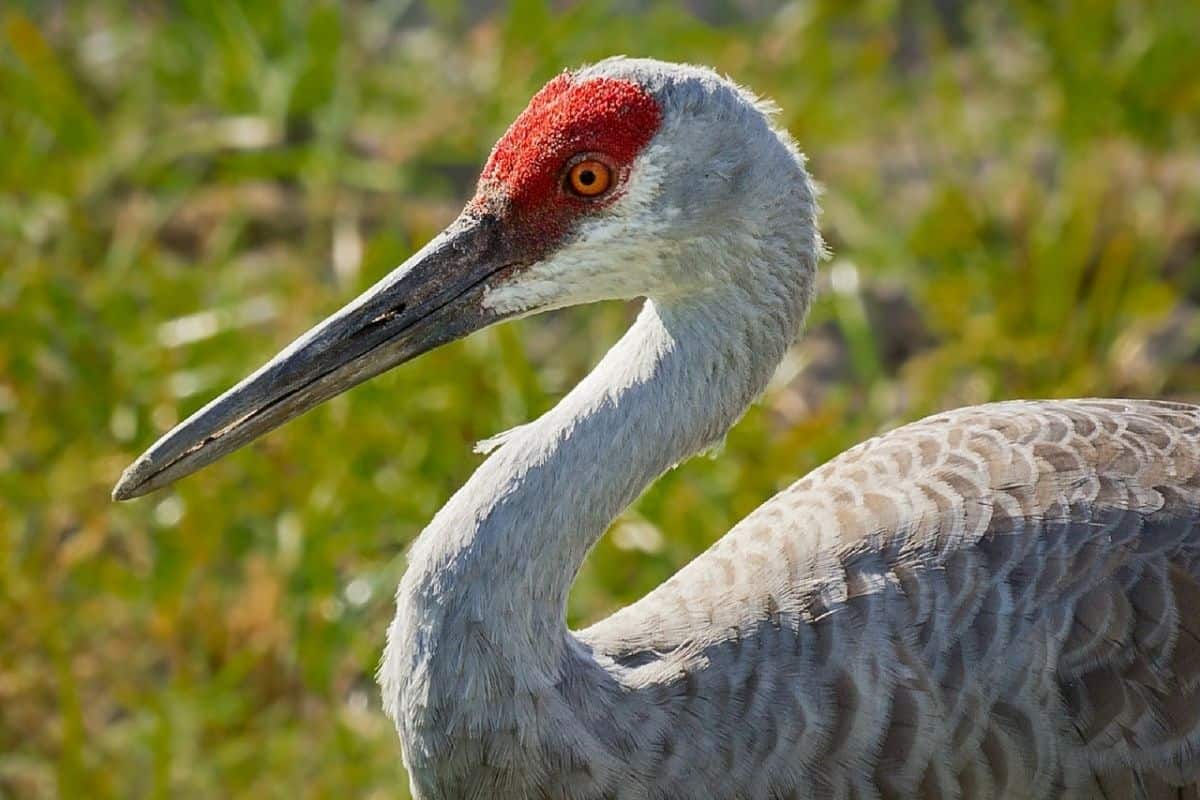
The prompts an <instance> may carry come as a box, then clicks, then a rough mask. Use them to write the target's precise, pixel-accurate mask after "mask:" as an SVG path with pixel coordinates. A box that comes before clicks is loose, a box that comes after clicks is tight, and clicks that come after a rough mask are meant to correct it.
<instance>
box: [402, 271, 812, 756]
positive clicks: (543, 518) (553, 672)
mask: <svg viewBox="0 0 1200 800" xmlns="http://www.w3.org/2000/svg"><path fill="white" fill-rule="evenodd" d="M797 272H798V273H800V270H798V271H797ZM808 292H809V280H808V272H807V271H804V273H803V275H802V277H797V280H796V284H795V285H794V286H786V287H785V286H782V285H780V284H779V283H771V284H770V286H769V287H768V288H767V289H766V290H764V291H763V293H762V296H755V294H754V292H753V289H747V288H746V287H742V286H734V287H730V288H728V289H727V290H724V291H722V292H721V293H717V292H710V293H705V294H703V295H700V296H697V295H691V296H688V297H677V298H670V299H657V300H648V301H647V302H646V303H645V306H644V307H643V309H642V312H641V314H640V315H639V317H638V319H637V321H636V322H635V323H634V325H633V326H632V327H631V328H630V330H629V331H628V332H627V333H626V334H625V336H624V337H622V339H621V340H620V341H619V342H618V343H617V344H616V345H615V346H614V347H613V348H612V350H610V351H609V352H608V354H607V355H606V356H605V357H604V359H603V360H602V361H601V362H600V364H599V365H598V366H597V367H596V369H595V370H594V371H593V372H592V373H591V374H589V375H588V377H587V378H585V379H584V380H583V381H582V382H581V383H580V384H579V385H578V386H576V387H575V388H574V389H573V390H572V391H571V392H570V393H569V394H568V395H567V396H566V397H565V398H564V399H563V400H562V401H561V402H560V403H559V404H558V405H557V406H556V407H555V408H553V409H552V410H551V411H549V412H548V413H546V414H545V415H544V416H542V417H540V418H539V419H537V420H536V421H534V422H532V423H529V424H528V425H525V426H522V427H520V428H518V429H516V430H515V431H513V432H511V434H509V435H508V436H507V437H506V439H505V440H504V443H503V445H502V446H501V447H500V448H499V449H498V450H497V451H496V452H495V453H493V454H492V455H491V456H490V457H489V458H488V459H487V461H485V462H484V464H483V465H482V466H481V467H480V468H479V469H478V470H477V471H476V472H475V474H474V475H473V476H472V477H471V479H470V480H469V481H468V482H467V483H466V484H465V485H464V486H463V487H462V488H461V489H460V490H459V491H458V492H457V493H456V494H455V495H454V497H453V498H452V499H451V500H450V502H449V503H447V505H446V506H445V507H444V508H443V509H442V510H441V511H440V512H439V513H438V515H437V516H436V517H435V518H434V519H433V521H432V522H431V523H430V524H429V526H428V527H427V528H426V529H425V531H424V532H423V533H422V534H421V536H420V537H419V538H418V540H417V541H416V543H415V544H414V545H413V547H412V550H411V552H410V554H409V568H408V571H407V572H406V574H405V576H404V579H403V581H402V582H401V584H400V588H399V590H398V593H397V614H396V618H395V620H394V622H393V624H392V627H391V628H390V630H389V635H388V646H387V651H386V653H385V657H384V662H383V665H382V667H381V682H382V684H383V691H384V702H385V706H386V707H387V710H388V711H389V713H390V714H391V715H392V716H393V718H394V719H395V720H396V723H397V725H398V727H399V728H400V732H401V737H402V739H403V740H404V741H405V742H406V753H407V757H408V758H409V759H410V767H411V766H414V764H413V760H416V761H420V760H421V758H422V755H421V754H420V753H417V752H413V750H414V749H415V747H414V743H416V742H422V741H428V739H429V737H430V736H437V737H438V738H439V739H441V738H442V737H447V736H449V737H453V736H454V734H453V733H452V732H450V731H449V730H448V728H449V727H450V726H448V725H447V724H446V721H447V719H456V720H458V721H459V722H460V723H461V726H460V727H462V728H464V729H470V728H472V727H473V725H472V723H471V722H470V721H469V720H467V719H466V716H467V715H469V714H471V713H482V714H487V713H494V709H495V708H496V707H497V704H499V703H504V702H507V700H508V699H509V698H510V697H511V696H512V695H514V694H523V693H537V692H538V691H540V690H542V689H545V688H546V687H549V686H553V685H554V684H555V682H556V681H557V679H558V677H559V675H560V673H561V671H562V668H563V665H564V663H565V660H564V659H565V658H566V657H576V656H578V657H586V656H585V655H583V654H581V652H580V648H578V647H574V648H573V647H572V645H573V643H574V642H573V639H572V637H571V635H570V632H569V631H568V630H567V627H566V623H565V605H566V599H567V594H568V591H569V590H570V587H571V584H572V582H573V581H574V579H575V575H576V573H577V572H578V570H579V567H580V565H581V564H582V563H583V560H584V558H585V556H586V555H587V553H588V551H589V550H590V549H591V547H592V545H594V544H595V542H596V540H597V539H599V537H600V536H601V535H602V534H603V533H604V531H605V530H606V529H607V527H608V526H609V524H610V523H611V522H612V520H613V519H614V518H615V517H616V516H617V515H618V514H619V513H620V512H621V511H622V510H623V509H624V508H625V507H626V506H628V505H629V504H630V503H631V502H632V501H633V500H634V499H636V497H637V496H638V494H639V493H640V492H641V491H642V490H643V489H644V488H645V487H646V486H647V485H649V484H650V483H651V482H652V481H653V480H654V479H655V478H657V477H658V476H659V475H661V474H662V473H663V472H665V471H666V470H668V469H670V468H671V467H673V466H674V465H675V464H677V463H679V462H680V461H682V460H684V459H686V458H688V457H690V456H692V455H694V454H695V453H697V452H699V451H701V450H703V449H704V448H706V447H708V446H710V445H712V444H714V443H715V442H717V441H719V440H720V438H721V437H722V436H723V435H724V434H725V432H726V431H727V430H728V429H729V428H730V426H732V425H733V423H734V422H736V421H737V419H738V417H739V416H741V414H742V413H743V412H744V411H745V410H746V408H747V407H748V406H749V405H750V403H751V402H752V401H753V400H754V398H755V397H756V396H757V395H758V394H759V393H760V392H761V391H762V390H763V388H764V387H765V386H766V384H767V381H768V380H769V379H770V377H771V374H772V373H773V371H774V369H775V367H776V366H777V365H778V363H779V361H780V359H781V358H782V357H783V354H784V352H785V351H786V349H787V348H788V346H790V344H791V343H792V341H793V339H794V338H795V336H796V334H797V332H798V329H799V326H800V323H801V320H802V317H803V313H804V311H805V309H806V306H807V302H808ZM489 709H491V710H492V711H489ZM430 747H431V748H432V747H433V745H430ZM426 755H427V756H429V757H431V758H432V757H433V753H432V752H430V753H427V754H426Z"/></svg>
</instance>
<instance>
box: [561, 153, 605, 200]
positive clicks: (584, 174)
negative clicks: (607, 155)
mask: <svg viewBox="0 0 1200 800" xmlns="http://www.w3.org/2000/svg"><path fill="white" fill-rule="evenodd" d="M611 185H612V169H611V168H610V167H609V166H608V164H605V163H604V162H603V161H597V160H595V159H592V158H589V159H587V160H585V161H580V162H579V163H578V164H576V165H575V166H573V167H571V169H570V171H569V172H567V186H568V187H569V188H570V189H571V191H572V192H574V193H575V194H577V195H579V196H580V197H596V196H597V195H601V194H604V193H605V192H606V191H608V187H609V186H611Z"/></svg>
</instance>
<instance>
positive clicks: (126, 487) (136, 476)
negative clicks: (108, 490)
mask: <svg viewBox="0 0 1200 800" xmlns="http://www.w3.org/2000/svg"><path fill="white" fill-rule="evenodd" d="M141 463H142V462H141V461H140V460H139V461H135V462H134V463H133V464H130V465H129V467H128V468H127V469H126V470H125V471H124V472H122V473H121V478H120V480H118V481H117V484H116V486H114V487H113V490H112V499H113V501H114V502H117V503H119V502H121V501H122V500H132V499H133V498H135V497H141V496H142V495H144V494H146V493H147V492H148V491H150V487H148V486H147V485H146V480H145V478H144V477H143V476H142V475H141V474H140V473H141V470H140V469H138V467H139V466H141Z"/></svg>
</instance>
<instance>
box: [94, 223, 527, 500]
mask: <svg viewBox="0 0 1200 800" xmlns="http://www.w3.org/2000/svg"><path fill="white" fill-rule="evenodd" d="M502 227H503V226H502V225H501V224H500V221H499V220H498V219H497V218H496V217H495V216H494V215H491V214H487V213H482V214H478V213H472V212H467V213H464V214H463V215H462V216H460V217H459V218H458V219H457V220H456V221H455V222H454V223H453V224H451V225H450V227H448V228H447V229H446V230H445V231H443V232H442V233H441V234H439V235H438V236H437V238H435V239H434V240H433V241H431V242H430V243H429V244H428V245H426V246H425V247H424V248H423V249H422V250H421V251H420V252H418V253H417V254H415V255H414V256H413V257H412V258H410V259H409V260H408V261H406V262H405V263H404V264H402V265H401V266H400V267H398V268H397V269H396V270H394V271H393V272H392V273H391V274H389V275H388V276H387V277H385V278H384V279H383V280H381V281H379V283H377V284H375V285H374V286H373V287H371V288H370V289H368V290H367V291H366V292H364V293H363V294H362V295H361V296H359V297H358V298H357V299H356V300H354V301H353V302H351V303H350V304H348V305H347V306H345V307H344V308H342V310H340V311H338V312H337V313H335V314H334V315H332V316H331V317H329V318H328V319H326V320H325V321H324V322H322V323H320V324H319V325H317V326H316V327H314V328H313V329H312V330H310V331H308V333H306V334H304V335H303V336H301V337H300V338H299V339H297V340H296V341H294V342H293V343H292V344H291V345H289V346H288V347H287V348H285V349H284V350H283V351H282V352H281V353H279V355H277V356H275V358H273V359H271V360H270V361H269V362H267V363H266V364H265V365H264V366H263V367H261V368H260V369H259V370H258V371H257V372H255V373H254V374H252V375H250V377H248V378H246V379H245V380H243V381H242V382H241V383H239V384H238V385H237V386H235V387H233V388H232V389H230V390H229V391H227V392H225V393H224V394H223V395H221V396H220V397H218V398H217V399H215V400H213V401H212V402H211V403H209V404H208V405H206V406H205V407H204V408H202V409H200V410H199V411H197V412H196V413H195V414H193V415H192V416H191V417H189V418H188V419H186V420H184V421H183V422H182V423H180V424H179V425H177V426H175V428H174V429H172V430H171V431H170V432H169V433H167V434H166V435H165V436H163V437H162V438H161V439H159V440H158V441H157V442H155V443H154V446H153V447H151V448H150V449H149V450H147V451H146V452H145V453H143V454H142V455H141V457H139V458H138V459H137V461H135V462H133V464H131V465H130V466H129V468H128V469H126V470H125V472H124V473H123V474H122V475H121V479H120V480H119V481H118V482H117V485H116V486H115V487H114V488H113V493H112V496H113V499H114V500H128V499H130V498H133V497H138V496H140V495H143V494H146V493H147V492H151V491H154V490H155V489H159V488H161V487H163V486H166V485H167V484H169V483H172V482H173V481H176V480H178V479H180V478H182V477H183V476H185V475H188V474H190V473H192V472H195V471H196V470H198V469H200V468H201V467H203V466H205V465H206V464H210V463H212V462H213V461H215V460H217V459H218V458H220V457H221V456H223V455H225V454H226V453H229V452H232V451H234V450H236V449H238V448H239V447H241V446H242V445H244V444H246V443H248V442H250V441H251V440H253V439H255V438H257V437H259V436H261V435H263V434H264V433H266V432H268V431H270V430H273V429H275V428H277V427H279V426H280V425H282V424H283V423H285V422H287V421H288V420H290V419H292V418H293V417H296V416H299V415H300V414H303V413H304V412H305V411H307V410H309V409H310V408H313V407H314V406H316V405H318V404H320V403H322V402H324V401H325V400H328V399H329V398H331V397H333V396H334V395H337V394H340V393H342V392H344V391H346V390H347V389H349V388H351V387H352V386H356V385H358V384H359V383H362V382H363V381H365V380H367V379H369V378H372V377H374V376H376V375H378V374H379V373H381V372H384V371H386V370H388V369H391V368H392V367H394V366H396V365H398V364H402V363H403V362H405V361H408V360H410V359H412V358H415V357H417V356H419V355H420V354H422V353H424V352H427V351H429V350H432V349H433V348H435V347H438V346H439V345H442V344H445V343H447V342H450V341H453V340H455V339H460V338H462V337H464V336H466V335H468V334H470V333H472V332H474V331H477V330H479V329H480V328H483V327H486V326H488V325H490V324H492V323H494V322H497V321H499V320H500V319H503V318H504V317H506V316H511V314H501V313H498V312H495V311H492V310H490V309H488V308H487V307H485V305H484V304H483V302H482V299H483V293H484V291H485V289H486V284H487V282H488V280H489V279H490V278H493V277H497V276H499V275H501V274H503V273H505V272H507V271H509V270H511V269H513V268H514V267H516V266H518V265H520V264H522V263H525V262H523V261H522V260H521V259H520V258H519V256H518V255H517V254H515V253H514V252H513V250H514V249H519V248H514V247H513V243H512V241H511V240H510V238H509V237H506V236H504V235H503V230H502Z"/></svg>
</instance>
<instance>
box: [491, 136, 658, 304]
mask: <svg viewBox="0 0 1200 800" xmlns="http://www.w3.org/2000/svg"><path fill="white" fill-rule="evenodd" d="M654 150H655V148H654V147H653V146H651V147H650V148H648V149H647V150H646V152H645V153H644V154H643V156H642V157H641V158H639V159H638V161H637V162H636V163H635V165H634V169H633V171H632V173H631V174H630V176H629V182H628V184H627V188H626V190H625V193H624V194H623V195H622V196H621V197H620V198H618V199H617V201H616V202H615V203H613V204H612V205H611V206H610V207H609V208H608V209H607V210H606V211H605V212H604V214H603V215H602V216H601V217H599V218H597V219H595V220H592V221H590V222H587V223H585V224H584V225H583V226H582V227H581V228H580V230H579V234H578V236H577V237H576V238H575V240H574V241H572V242H571V243H570V244H567V245H566V246H564V247H561V248H559V249H558V250H556V251H555V252H554V253H552V254H551V255H550V256H549V257H548V258H546V259H544V260H542V261H539V262H538V263H536V264H533V265H532V266H530V267H529V268H527V269H524V270H522V271H520V272H519V273H517V274H515V275H514V276H512V277H511V278H509V279H507V280H506V281H505V282H504V283H500V284H498V285H495V286H489V287H488V289H487V291H486V292H485V293H484V296H483V305H484V306H485V307H487V308H489V309H493V310H495V311H498V312H501V313H513V312H517V313H520V312H524V311H534V310H538V311H543V310H549V309H552V308H561V307H564V306H571V305H579V304H582V303H591V302H596V301H599V300H618V299H628V298H633V297H639V296H642V295H645V294H647V293H650V292H654V291H656V290H658V289H659V288H661V286H660V285H661V283H662V275H663V271H662V267H661V265H662V263H663V261H664V258H665V257H666V256H667V255H669V253H670V252H671V249H672V246H671V243H670V241H669V240H668V239H666V237H663V236H662V235H661V234H662V232H663V230H664V229H665V228H666V227H667V226H668V225H669V223H670V220H669V219H662V218H657V217H656V216H655V212H654V210H653V201H654V200H655V198H656V197H657V196H658V190H659V186H660V185H661V169H660V168H659V167H657V166H656V160H655V158H654Z"/></svg>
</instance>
